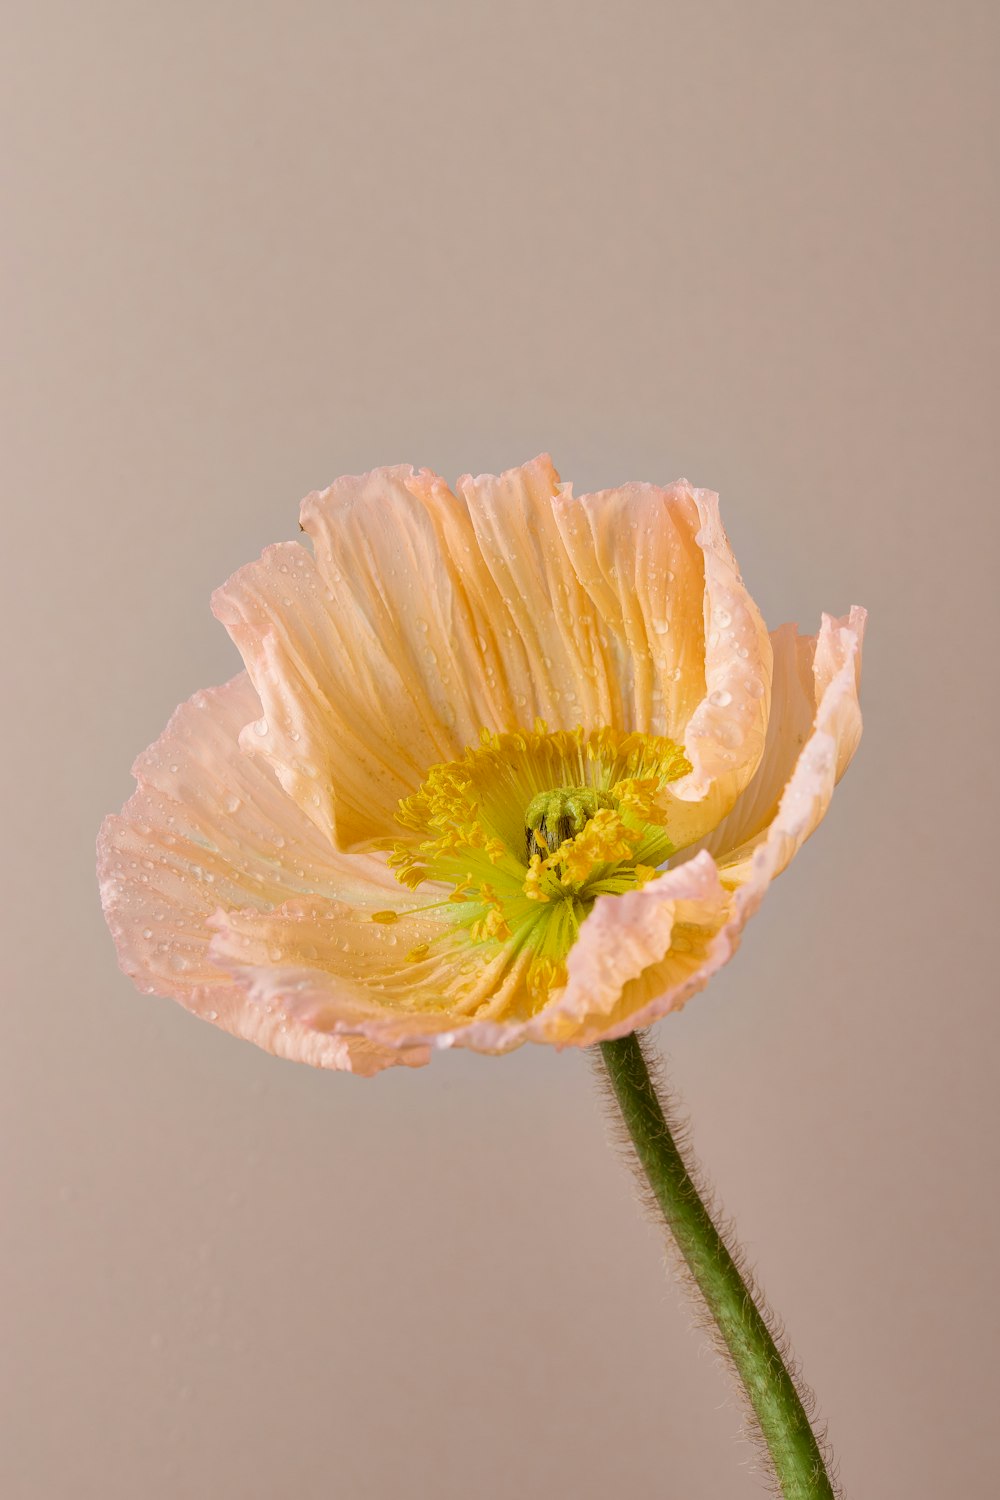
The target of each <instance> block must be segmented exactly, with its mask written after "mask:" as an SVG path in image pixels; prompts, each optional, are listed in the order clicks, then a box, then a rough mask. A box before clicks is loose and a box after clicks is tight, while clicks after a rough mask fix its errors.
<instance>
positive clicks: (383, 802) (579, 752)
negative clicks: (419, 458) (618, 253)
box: [99, 457, 864, 1073]
mask: <svg viewBox="0 0 1000 1500" xmlns="http://www.w3.org/2000/svg"><path fill="white" fill-rule="evenodd" d="M301 521H302V527H303V530H304V531H305V532H306V533H308V535H309V538H310V540H311V542H312V551H309V550H308V549H307V548H306V547H305V546H304V545H301V544H299V543H280V544H278V545H277V546H274V547H270V548H268V549H267V550H266V551H265V553H264V554H263V556H262V557H261V558H260V559H259V561H258V562H256V563H251V564H250V565H249V566H247V567H245V568H242V569H241V570H240V571H239V572H238V573H236V574H235V575H234V576H233V577H232V578H231V579H230V580H229V582H228V583H226V584H225V585H224V586H223V587H222V588H221V589H220V590H219V591H218V592H217V594H216V596H215V599H214V608H215V613H216V615H217V616H218V618H219V619H220V620H221V621H222V622H223V624H224V625H225V626H226V627H227V629H228V630H229V632H230V634H231V636H232V638H233V640H234V641H235V643H236V645H237V646H238V648H239V650H240V652H241V654H242V656H243V659H244V662H245V665H246V671H245V672H242V673H241V674H240V675H239V676H238V677H235V678H234V679H233V680H232V681H231V682H229V683H227V684H225V686H223V687H220V688H215V689H209V690H207V691H205V692H201V693H197V694H195V696H194V698H192V699H191V700H190V702H188V703H186V704H184V705H182V706H181V708H179V709H178V710H177V712H176V713H175V715H174V717H173V719H172V720H171V721H170V723H169V724H168V726H167V728H166V730H165V731H164V733H163V735H162V736H161V738H160V739H159V740H158V741H157V742H156V744H154V745H153V746H152V747H151V748H150V749H149V750H147V751H146V752H145V753H144V754H143V755H141V756H140V757H139V759H138V761H137V762H136V765H135V767H134V771H135V775H136V779H137V781H138V789H137V791H136V792H135V794H134V795H133V797H132V798H131V799H130V801H129V802H128V803H127V804H126V806H125V808H124V809H123V810H122V813H121V815H120V816H118V817H110V818H108V819H107V820H106V822H105V824H104V827H103V828H102V830H101V837H100V840H99V873H100V878H101V890H102V898H103V902H104V908H105V912H106V915H107V919H108V923H109V925H110V927H111V930H112V933H113V934H114V937H115V941H116V943H117V946H118V952H119V957H120V961H121V963H122V967H123V968H124V969H125V971H126V972H127V973H129V974H131V975H132V976H133V978H134V979H135V980H136V982H137V983H138V984H139V985H140V987H141V988H143V989H145V990H146V991H148V992H151V993H157V994H167V995H172V996H174V997H175V998H177V999H178V1000H180V1001H181V1002H182V1004H184V1005H185V1006H187V1007H188V1008H189V1009H190V1010H192V1011H194V1012H196V1013H197V1014H199V1015H201V1016H203V1017H205V1018H206V1019H209V1020H212V1021H215V1022H216V1023H217V1024H219V1025H220V1026H223V1027H225V1028H226V1029H227V1030H229V1031H231V1032H234V1033H235V1034H237V1035H240V1036H244V1037H248V1038H250V1039H251V1040H253V1041H256V1042H258V1043H259V1044H260V1045H261V1046H263V1047H266V1048H268V1049H270V1050H272V1051H274V1052H277V1053H279V1054H281V1055H283V1056H287V1057H292V1058H296V1059H299V1060H301V1061H306V1062H311V1063H315V1064H317V1065H320V1066H326V1067H334V1068H343V1069H349V1070H351V1071H355V1072H359V1073H374V1072H377V1071H379V1070H380V1069H382V1068H384V1067H387V1066H390V1065H392V1064H394V1063H405V1064H409V1065H417V1064H420V1063H424V1062H426V1061H427V1060H428V1058H429V1057H430V1055H431V1054H432V1052H433V1051H434V1050H435V1049H437V1048H441V1047H450V1046H469V1047H473V1048H476V1049H477V1050H480V1051H485V1052H503V1051H507V1050H509V1049H510V1048H512V1047H516V1046H518V1045H520V1044H521V1043H523V1042H525V1041H539V1042H552V1043H555V1044H556V1045H558V1046H564V1045H575V1046H583V1045H588V1044H590V1043H592V1042H595V1041H598V1040H601V1039H605V1038H609V1037H614V1036H621V1035H624V1034H626V1033H627V1032H629V1031H632V1030H635V1029H636V1028H638V1027H641V1026H645V1025H648V1024H649V1023H650V1022H651V1021H653V1020H655V1019H656V1018H657V1017H659V1016H661V1015H664V1014H665V1013H666V1012H667V1011H670V1010H676V1009H678V1008H679V1007H680V1006H681V1005H683V1004H684V1002H685V1001H686V1000H687V999H688V998H689V997H690V996H691V995H692V994H694V993H695V991H696V990H698V989H700V988H702V987H703V986H704V984H705V983H706V982H707V980H708V979H709V978H710V976H711V975H712V974H713V973H714V972H715V970H716V969H718V968H719V967H720V966H721V965H722V964H723V963H725V962H726V960H727V959H728V958H729V957H730V956H731V955H732V953H733V952H734V950H735V947H736V944H737V942H738V939H739V934H740V931H741V930H742V928H743V925H744V924H745V922H746V920H747V918H748V917H749V916H750V915H751V914H752V913H753V912H754V911H755V910H756V908H757V906H758V905H759V903H760V900H761V897H762V896H763V894H764V891H765V890H766V888H767V886H768V884H769V883H770V881H771V879H772V878H773V877H774V876H775V875H777V874H778V873H780V871H781V870H783V869H784V867H785V866H786V865H787V864H788V862H789V860H790V859H791V858H792V856H793V855H794V854H795V852H796V851H797V849H798V848H799V846H800V845H801V844H802V843H803V842H804V840H805V839H806V838H807V837H808V836H809V834H810V833H811V832H812V831H813V829H814V828H815V827H816V825H817V824H818V823H819V821H820V819H821V818H822V817H823V815H824V813H825V812H826V808H827V806H828V805H829V801H830V797H831V794H832V791H833V787H834V784H835V783H836V781H837V780H838V779H839V777H840V775H841V774H842V773H843V771H844V770H845V769H846V767H847V765H848V763H849V761H850V759H851V757H852V755H853V753H854V751H855V749H856V747H857V743H858V739H859V737H860V732H861V719H860V713H859V710H858V701H857V681H858V674H859V670H860V650H861V636H862V630H863V624H864V612H863V611H862V610H857V609H855V610H852V611H851V614H850V615H849V616H848V617H847V618H845V619H843V620H834V619H831V618H830V617H828V616H824V618H823V623H822V627H821V630H820V632H819V634H818V636H815V637H800V636H798V635H797V633H796V631H795V629H794V627H791V626H784V627H782V628H781V629H780V630H778V631H775V632H774V633H773V634H771V635H768V633H767V630H766V628H765V626H764V624H763V622H762V621H761V618H760V615H759V613H758V611H757V608H756V606H755V605H754V603H753V601H752V599H751V598H750V597H749V595H748V594H747V592H746V590H745V588H744V586H743V583H742V580H741V578H740V575H739V572H738V570H737V567H736V563H735V560H734V558H733V555H732V552H731V551H730V548H729V545H728V542H727V540H726V537H725V533H724V532H723V530H722V525H721V522H720V520H719V516H718V508H717V499H716V496H714V495H712V494H710V493H709V492H707V491H704V490H696V489H692V488H691V487H690V486H689V485H688V484H686V483H685V482H683V481H682V482H679V483H677V484H674V485H671V486H669V487H668V488H666V489H660V488H657V487H655V486H653V485H645V484H631V485H625V486H623V487H622V488H620V489H616V490H608V491H604V492H602V493H600V494H594V495H584V496H579V497H576V496H574V495H573V494H572V491H571V489H570V487H569V486H568V485H564V484H562V483H561V482H560V480H559V477H558V475H557V474H556V472H555V470H554V469H553V467H552V464H551V462H550V461H549V460H548V459H547V458H545V457H543V458H539V459H535V460H534V461H533V462H532V463H529V464H526V465H524V466H523V467H522V468H520V469H513V470H510V471H509V472H508V473H506V474H503V475H501V476H499V477H494V476H488V475H484V476H480V477H479V478H476V479H473V478H470V477H466V478H465V479H463V480H461V481H460V482H459V485H458V486H457V494H453V493H452V492H451V491H450V490H449V489H448V487H447V486H446V485H445V483H444V482H443V481H442V480H441V479H439V478H437V476H436V475H433V474H431V473H429V472H428V471H426V470H420V471H415V470H413V469H410V468H393V469H377V470H374V471H373V472H372V473H371V474H367V475H364V476H362V477H361V478H345V479H340V480H338V481H337V482H336V483H335V484H333V485H331V487H330V488H329V489H328V490H325V491H323V492H322V493H316V494H312V495H310V496H308V497H307V499H306V500H305V501H304V502H303V506H302V513H301Z"/></svg>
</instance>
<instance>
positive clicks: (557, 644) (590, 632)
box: [457, 454, 620, 729]
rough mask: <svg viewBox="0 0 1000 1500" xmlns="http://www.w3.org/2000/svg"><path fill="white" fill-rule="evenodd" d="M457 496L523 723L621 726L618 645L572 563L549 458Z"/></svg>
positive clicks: (481, 594) (466, 558) (471, 564)
mask: <svg viewBox="0 0 1000 1500" xmlns="http://www.w3.org/2000/svg"><path fill="white" fill-rule="evenodd" d="M457 488H458V492H459V494H460V495H461V496H462V497H463V499H464V501H465V504H466V505H467V507H468V514H469V518H470V521H471V524H472V527H473V531H474V535H475V544H476V545H475V549H474V550H473V551H472V552H466V553H465V554H464V555H463V559H462V569H463V577H464V579H465V581H466V585H467V588H468V589H469V591H470V593H472V594H474V595H476V596H478V598H479V599H480V600H481V601H482V604H483V606H484V613H485V612H489V613H490V614H491V616H492V618H493V620H494V622H495V624H494V638H495V640H496V642H497V646H498V667H499V671H500V672H501V673H502V674H503V676H504V678H505V679H506V681H507V683H508V685H509V691H508V702H511V703H512V705H513V707H514V710H515V715H516V717H515V720H514V724H521V725H528V726H530V725H531V724H532V723H533V722H534V720H535V718H536V717H537V718H542V719H544V720H545V722H546V723H547V724H548V725H549V726H550V728H552V729H572V728H575V727H576V725H578V724H583V725H584V726H586V727H587V728H592V727H597V726H598V725H600V724H617V723H618V722H619V719H618V713H619V705H620V695H619V694H618V692H617V689H616V687H615V676H614V674H615V664H614V661H613V653H612V643H611V642H610V641H609V639H608V636H607V633H606V631H604V630H603V628H602V622H601V621H600V618H599V616H598V614H597V611H596V610H595V608H594V605H593V602H592V600H591V599H590V597H589V595H588V594H587V592H586V589H585V588H584V587H583V584H582V583H581V581H580V579H579V577H578V575H577V573H576V570H575V569H574V567H573V564H572V560H571V558H570V557H569V556H568V554H567V551H566V547H565V544H564V540H563V537H562V535H561V533H560V529H559V525H558V521H557V514H556V512H557V507H558V505H559V503H560V495H561V491H563V490H564V488H565V487H564V486H561V484H560V480H559V475H558V474H557V473H556V470H555V469H554V467H553V465H552V460H551V459H550V458H549V456H548V454H542V455H541V456H540V457H538V458H536V459H533V460H532V462H531V463H528V464H524V465H522V466H521V467H520V468H517V469H508V470H507V471H506V472H505V473H503V474H500V475H493V474H480V475H478V476H477V477H475V478H473V477H472V476H471V475H468V474H467V475H465V476H463V478H462V479H460V480H459V482H458V486H457ZM491 727H492V726H491ZM498 727H508V728H511V727H514V725H513V724H510V723H508V724H506V725H503V726H498Z"/></svg>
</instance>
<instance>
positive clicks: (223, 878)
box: [98, 673, 403, 1071]
mask: <svg viewBox="0 0 1000 1500" xmlns="http://www.w3.org/2000/svg"><path fill="white" fill-rule="evenodd" d="M259 707H260V704H259V699H258V698H257V695H256V693H255V692H254V689H253V687H252V685H251V683H250V681H249V680H248V678H247V676H246V674H245V673H241V674H240V675H239V676H238V677H236V678H234V679H233V680H232V681H231V682H228V683H226V684H225V685H224V686H223V687H219V688H211V689H208V690H207V691H205V692H200V693H196V694H195V695H194V697H193V698H191V699H190V700H189V701H188V702H187V703H185V704H183V705H182V706H181V707H180V708H179V709H178V710H177V711H176V713H175V714H174V716H173V718H172V719H171V720H170V723H169V724H168V726H167V728H166V730H165V731H164V733H163V734H162V735H161V737H160V739H159V740H157V742H156V743H155V744H154V745H152V746H151V747H150V748H149V749H148V750H146V751H144V752H143V754H142V755H140V756H139V758H138V760H137V761H136V763H135V766H134V767H133V772H134V775H135V777H136V780H137V782H138V787H137V790H136V791H135V792H134V793H133V795H132V797H131V798H130V799H129V801H128V802H127V803H126V805H125V807H124V808H123V809H122V812H121V814H120V815H117V816H112V817H109V818H107V819H105V822H104V825H103V827H102V829H101V833H100V836H99V839H98V874H99V878H100V883H101V899H102V904H103V906H104V912H105V916H106V918H107V921H108V926H109V928H110V930H111V933H112V936H113V937H114V940H115V944H116V947H117V950H118V958H119V962H120V964H121V967H122V969H123V970H124V971H125V973H126V974H128V975H130V977H131V978H132V979H133V980H134V981H135V983H136V984H137V985H138V986H139V988H140V989H142V990H143V991H145V992H146V993H149V994H158V995H166V996H171V997H173V998H175V999H177V1000H179V1001H180V1002H181V1004H183V1005H184V1006H186V1007H187V1008H188V1009H189V1010H192V1011H194V1012H195V1013H196V1014H198V1015H200V1016H202V1017H203V1018H204V1019H207V1020H210V1021H213V1022H214V1023H215V1024H216V1025H218V1026H221V1027H222V1028H223V1029H225V1030H227V1031H230V1032H232V1033H234V1034H235V1035H237V1036H242V1037H246V1038H247V1039H248V1040H251V1041H254V1042H256V1043H257V1044H258V1045H259V1046H262V1047H265V1048H266V1049H267V1050H269V1051H272V1052H276V1053H277V1054H278V1055H279V1056H284V1057H292V1058H298V1059H299V1060H301V1061H305V1062H311V1063H313V1064H314V1065H316V1066H321V1067H335V1068H353V1069H355V1070H357V1069H361V1070H364V1071H372V1070H373V1069H374V1068H375V1067H376V1066H386V1065H388V1062H389V1061H398V1060H399V1058H398V1057H396V1056H395V1055H394V1056H393V1057H392V1058H389V1059H385V1058H381V1057H380V1056H379V1055H378V1054H377V1051H372V1049H371V1047H369V1046H367V1045H366V1046H364V1047H361V1046H360V1044H355V1043H353V1042H351V1040H350V1039H349V1038H346V1039H344V1038H342V1039H339V1040H338V1041H337V1043H336V1045H334V1041H333V1040H332V1039H330V1038H327V1039H319V1038H317V1036H316V1035H315V1033H313V1032H312V1031H310V1030H309V1029H308V1028H306V1027H304V1026H302V1025H300V1024H292V1023H290V1022H289V1019H288V1017H286V1016H285V1015H283V1014H279V1013H274V1014H268V1013H267V1011H266V1010H264V1009H262V1008H261V1007H258V1006H255V1005H253V1004H252V1003H251V1002H250V1001H249V999H248V997H247V994H246V992H245V989H244V988H243V987H241V986H240V985H238V984H235V983H234V981H233V978H232V976H231V975H230V974H228V973H227V972H225V971H224V970H220V969H219V968H218V967H217V966H216V965H215V964H214V962H213V961H212V959H211V956H210V954H209V951H208V946H209V940H210V938H211V936H212V934H211V930H210V929H209V927H208V919H209V917H210V915H211V914H212V913H213V912H214V911H215V910H216V909H217V908H219V907H220V906H228V905H238V906H241V907H245V906H247V905H248V904H252V905H255V906H259V907H260V908H261V909H264V908H266V907H267V906H269V905H270V904H272V903H274V902H280V901H283V900H287V899H288V898H289V897H290V896H295V895H301V894H302V893H305V892H309V893H314V892H316V891H321V892H324V893H326V894H327V895H328V896H329V897H330V898H331V899H332V898H334V897H340V898H344V897H345V896H346V897H348V898H349V899H350V900H351V901H352V903H354V905H355V906H357V907H361V908H364V909H366V910H368V911H371V910H378V909H379V908H380V907H386V906H389V905H391V904H394V903H397V902H398V901H399V899H400V896H401V895H402V894H403V893H402V892H401V890H400V887H399V886H398V884H397V883H396V881H395V880H394V879H393V878H392V876H391V874H390V873H389V872H388V871H387V870H386V869H385V866H384V864H383V863H382V862H381V861H380V860H378V859H376V858H375V857H373V856H370V855H366V856H357V857H354V858H351V859H347V858H346V857H344V856H339V855H337V854H335V853H334V851H333V850H332V849H331V848H330V846H329V845H328V844H327V842H326V841H325V840H324V839H323V838H322V836H321V835H320V834H319V833H318V831H317V830H316V828H315V826H314V825H313V824H312V823H311V822H309V820H308V819H307V818H305V817H304V816H303V814H302V813H301V812H300V811H299V809H298V808H297V807H296V806H295V804H294V803H293V802H292V801H291V800H290V799H289V798H288V797H286V796H285V794H284V793H283V792H282V790H281V787H280V786H279V785H278V784H277V782H276V781H275V779H274V777H273V775H272V774H271V772H270V770H269V769H268V768H267V766H266V765H264V764H263V763H262V762H260V761H258V760H254V759H252V758H250V757H247V756H243V755H241V754H240V753H239V749H238V745H237V737H238V734H239V730H240V727H241V726H242V725H243V724H245V723H246V722H247V720H248V719H249V718H252V717H254V716H255V714H257V713H258V712H259Z"/></svg>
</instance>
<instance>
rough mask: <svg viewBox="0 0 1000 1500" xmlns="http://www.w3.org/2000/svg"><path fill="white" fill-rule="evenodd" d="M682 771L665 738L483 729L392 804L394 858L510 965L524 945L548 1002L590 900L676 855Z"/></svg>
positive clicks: (532, 976) (405, 874) (401, 876)
mask: <svg viewBox="0 0 1000 1500" xmlns="http://www.w3.org/2000/svg"><path fill="white" fill-rule="evenodd" d="M689 769H690V766H689V764H688V762H687V761H686V760H685V758H684V755H683V752H682V751H681V750H680V748H679V747H678V746H677V745H675V744H674V742H673V741H672V740H668V739H663V738H659V737H656V736H652V735H641V734H621V733H618V732H617V731H615V730H611V729H597V730H585V729H583V728H577V729H573V730H556V731H554V732H550V731H549V730H548V728H547V726H546V725H545V724H544V723H543V722H542V721H541V720H538V721H536V723H535V727H534V729H533V730H518V731H515V732H512V733H503V734H493V733H490V732H488V731H486V730H483V731H482V733H481V735H480V743H479V745H478V746H475V747H473V748H470V749H468V750H466V751H465V753H464V755H462V756H461V758H460V759H458V760H455V761H450V762H448V763H447V764H445V765H438V766H432V767H431V769H430V771H429V772H428V774H427V778H426V780H425V781H424V783H423V785H422V786H421V788H420V790H419V791H418V792H416V793H414V795H413V796H411V797H407V798H406V799H405V800H404V801H403V802H401V803H400V807H399V812H398V814H397V821H398V822H399V823H400V825H401V827H402V828H403V829H405V830H406V833H407V835H408V836H407V837H405V838H403V839H401V840H400V841H399V842H398V843H397V844H395V846H394V847H393V849H392V852H391V854H390V857H389V863H390V864H391V865H392V866H393V868H394V869H395V871H396V877H397V879H398V880H399V881H400V882H401V883H402V884H403V885H406V886H408V887H410V888H411V889H415V888H416V887H417V886H419V885H422V884H424V883H425V882H428V883H431V884H432V885H435V886H437V888H438V895H437V897H436V899H434V900H432V901H431V902H430V903H429V904H430V905H431V906H447V907H449V908H450V909H451V910H452V911H453V913H454V916H453V920H452V923H451V930H452V931H454V930H455V929H458V930H460V931H465V932H466V933H467V934H468V937H469V939H470V940H471V941H472V942H474V943H489V944H491V945H493V946H494V947H500V946H503V945H506V947H507V949H508V951H509V954H510V959H511V962H513V961H514V959H515V957H516V956H517V955H519V954H521V953H522V952H523V953H525V954H527V956H528V960H529V962H528V964H527V982H528V987H529V990H530V991H531V992H532V994H533V995H536V996H539V997H544V995H545V994H547V993H548V991H549V990H550V989H551V988H552V987H553V986H555V985H558V984H559V983H561V982H562V980H563V975H564V960H565V957H566V954H567V952H568V951H569V948H570V946H571V945H572V943H573V941H574V939H575V937H576V934H577V932H578V931H579V927H580V923H581V922H582V921H583V920H584V919H585V918H586V916H587V915H588V913H589V911H590V909H591V907H592V906H593V904H594V902H595V901H596V899H597V897H598V896H600V895H614V894H621V893H622V892H624V891H627V890H634V889H636V887H638V886H641V885H643V884H645V883H646V881H647V880H650V879H652V878H653V876H654V875H656V873H657V870H658V867H659V866H661V865H662V864H663V862H664V860H666V859H667V858H668V857H669V855H670V854H672V853H673V851H674V845H673V844H672V842H671V840H670V837H669V833H668V830H667V827H666V821H667V819H666V812H665V803H666V798H665V797H664V796H663V792H664V788H665V787H666V786H667V785H668V784H669V783H670V782H671V781H675V780H676V779H677V778H678V777H680V776H683V775H684V774H685V773H686V772H687V771H688V770H689ZM449 887H450V889H448V888H449ZM373 920H375V921H386V920H390V918H389V915H388V914H387V913H381V912H379V913H375V914H374V917H373ZM420 946H421V951H420V953H419V955H418V954H417V953H416V950H415V951H414V954H413V957H414V958H417V957H420V958H423V957H424V956H425V954H426V951H427V949H426V945H423V944H422V945H420Z"/></svg>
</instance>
